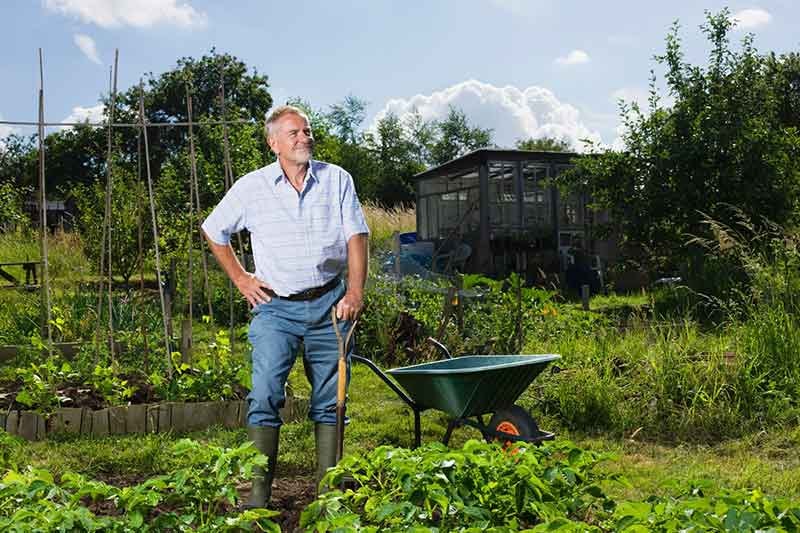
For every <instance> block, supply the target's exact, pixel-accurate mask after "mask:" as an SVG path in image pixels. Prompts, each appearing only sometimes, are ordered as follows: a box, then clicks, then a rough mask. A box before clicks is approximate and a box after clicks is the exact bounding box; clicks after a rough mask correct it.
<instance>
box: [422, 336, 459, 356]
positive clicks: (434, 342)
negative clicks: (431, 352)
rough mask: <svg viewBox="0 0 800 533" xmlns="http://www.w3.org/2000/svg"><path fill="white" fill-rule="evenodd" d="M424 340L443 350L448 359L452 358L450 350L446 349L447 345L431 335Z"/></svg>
mask: <svg viewBox="0 0 800 533" xmlns="http://www.w3.org/2000/svg"><path fill="white" fill-rule="evenodd" d="M426 340H427V341H428V342H430V343H432V344H433V345H434V346H436V347H437V348H439V349H440V350H441V351H442V352H444V354H445V355H446V356H447V358H448V359H452V358H453V356H452V355H451V354H450V350H448V349H447V346H445V345H444V344H442V343H441V342H439V341H437V340H436V339H434V338H433V337H428V338H427V339H426Z"/></svg>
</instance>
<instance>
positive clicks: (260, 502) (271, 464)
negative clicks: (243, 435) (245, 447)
mask: <svg viewBox="0 0 800 533" xmlns="http://www.w3.org/2000/svg"><path fill="white" fill-rule="evenodd" d="M279 432H280V428H274V427H266V426H263V427H262V426H247V438H248V439H249V440H252V441H253V443H254V444H255V446H256V449H257V450H258V451H260V452H261V453H263V454H264V455H266V456H267V459H268V461H267V468H266V470H265V469H264V468H263V467H260V466H259V467H256V468H253V488H252V490H251V491H250V499H249V500H248V501H247V503H246V504H245V508H247V509H254V508H262V507H266V506H267V504H268V503H269V498H270V496H271V495H272V478H273V477H274V475H275V463H276V462H277V459H278V434H279Z"/></svg>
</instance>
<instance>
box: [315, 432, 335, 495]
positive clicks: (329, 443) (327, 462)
mask: <svg viewBox="0 0 800 533" xmlns="http://www.w3.org/2000/svg"><path fill="white" fill-rule="evenodd" d="M314 439H315V440H316V442H317V475H316V482H317V493H318V495H319V494H322V493H323V492H327V490H328V489H327V487H326V488H324V489H320V486H319V482H320V481H322V478H323V477H324V476H325V472H327V471H328V469H329V468H331V467H334V466H336V426H335V425H331V424H320V423H316V424H314Z"/></svg>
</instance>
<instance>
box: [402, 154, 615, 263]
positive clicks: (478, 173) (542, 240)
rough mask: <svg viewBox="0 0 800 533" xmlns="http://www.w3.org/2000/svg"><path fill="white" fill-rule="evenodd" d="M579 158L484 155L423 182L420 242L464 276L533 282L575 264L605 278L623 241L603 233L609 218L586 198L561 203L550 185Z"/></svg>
mask: <svg viewBox="0 0 800 533" xmlns="http://www.w3.org/2000/svg"><path fill="white" fill-rule="evenodd" d="M577 157H582V156H581V155H580V154H576V153H557V152H529V151H523V150H494V149H483V150H476V151H474V152H470V153H468V154H466V155H464V156H462V157H459V158H458V159H454V160H452V161H449V162H447V163H445V164H443V165H439V166H437V167H434V168H431V169H429V170H426V171H425V172H422V173H420V174H417V175H416V176H415V183H416V199H417V204H416V205H417V207H416V209H417V212H416V214H417V235H418V239H419V240H423V241H432V242H433V243H434V249H435V250H437V251H436V252H435V254H434V255H435V256H442V255H445V256H447V257H448V258H453V260H454V261H457V262H461V264H460V265H458V266H459V269H460V270H462V271H465V272H473V273H485V274H490V275H496V276H501V277H502V276H505V275H507V274H508V273H509V272H512V271H513V272H520V273H526V274H527V277H528V279H532V278H535V277H536V276H537V273H538V272H539V271H540V270H541V271H544V272H545V273H556V272H559V273H564V272H566V271H567V270H568V269H569V268H570V265H572V264H574V262H575V260H576V258H577V259H578V260H579V261H584V262H585V263H586V268H591V269H594V270H597V271H599V270H601V267H602V265H601V263H602V264H607V263H609V262H613V261H614V260H615V259H616V258H617V245H616V240H615V239H613V238H610V239H606V238H601V237H600V235H598V231H597V229H598V226H599V225H600V224H604V223H608V222H609V218H608V213H606V212H604V211H600V212H596V211H593V210H591V209H589V208H588V207H587V205H588V204H589V203H590V199H589V198H587V197H586V195H582V194H571V195H569V196H562V194H561V193H560V192H559V190H558V189H557V188H556V187H554V186H552V184H551V181H550V180H552V178H554V177H556V176H558V174H559V173H561V172H563V171H564V170H566V169H568V168H570V167H571V166H572V163H571V161H573V160H574V159H575V158H577ZM465 245H466V246H465ZM465 256H466V257H465ZM438 263H439V264H441V261H438ZM434 264H437V261H436V258H435V260H434Z"/></svg>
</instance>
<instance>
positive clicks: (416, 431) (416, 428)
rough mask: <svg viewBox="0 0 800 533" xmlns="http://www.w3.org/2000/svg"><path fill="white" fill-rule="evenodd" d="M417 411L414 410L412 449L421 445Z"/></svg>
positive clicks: (420, 430)
mask: <svg viewBox="0 0 800 533" xmlns="http://www.w3.org/2000/svg"><path fill="white" fill-rule="evenodd" d="M419 418H420V417H419V411H418V410H417V409H414V448H419V447H420V445H421V444H422V429H421V428H420V420H419Z"/></svg>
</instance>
